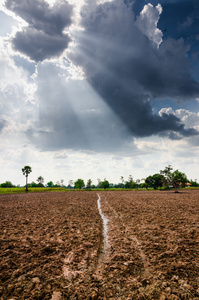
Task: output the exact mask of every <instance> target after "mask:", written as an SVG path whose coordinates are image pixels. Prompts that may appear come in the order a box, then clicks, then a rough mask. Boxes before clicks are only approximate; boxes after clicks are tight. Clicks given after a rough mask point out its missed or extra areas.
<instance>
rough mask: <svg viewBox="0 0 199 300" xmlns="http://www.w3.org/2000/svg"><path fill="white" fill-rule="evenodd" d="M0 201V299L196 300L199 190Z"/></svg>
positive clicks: (21, 197) (41, 195)
mask: <svg viewBox="0 0 199 300" xmlns="http://www.w3.org/2000/svg"><path fill="white" fill-rule="evenodd" d="M98 193H99V195H100V197H101V209H102V211H103V213H104V214H105V215H106V216H107V217H108V218H109V224H108V225H109V233H108V234H109V251H107V253H106V256H107V257H106V259H103V262H102V261H101V260H100V257H101V256H102V251H103V250H104V248H103V224H102V220H101V217H100V215H99V211H98V207H97V199H98V196H97V193H96V192H65V193H64V192H63V193H56V192H55V193H35V194H23V195H22V194H19V195H0V212H1V232H0V255H1V260H0V299H1V300H11V299H12V300H14V299H15V300H18V299H20V300H21V299H22V300H23V299H42V300H43V299H44V300H45V299H49V300H62V299H93V300H94V299H154V300H155V299H160V300H166V299H173V300H175V299H185V300H186V299H199V234H198V233H199V230H198V227H199V225H198V224H199V222H198V221H199V191H191V190H190V191H183V192H181V193H179V194H175V193H173V192H139V191H137V192H136V191H132V192H125V191H124V192H120V191H118V192H107V191H102V192H98Z"/></svg>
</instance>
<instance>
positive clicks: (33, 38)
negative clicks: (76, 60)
mask: <svg viewBox="0 0 199 300" xmlns="http://www.w3.org/2000/svg"><path fill="white" fill-rule="evenodd" d="M6 7H7V9H9V10H12V11H13V12H15V13H16V14H17V15H18V16H20V17H21V18H22V19H24V20H25V21H26V22H27V23H28V27H26V28H25V29H23V31H21V32H17V33H16V36H15V37H14V39H13V41H12V43H13V47H14V48H15V50H18V51H20V52H22V53H24V54H26V55H27V56H28V57H30V58H31V59H32V60H34V61H43V60H44V59H46V58H50V57H54V56H58V55H60V54H61V53H62V52H63V51H64V49H66V48H67V46H68V44H69V42H70V38H69V36H68V35H67V34H65V33H63V30H64V29H65V28H66V27H68V26H70V25H71V22H72V21H71V17H72V6H71V5H69V4H68V2H66V1H59V2H57V3H56V4H55V5H54V6H53V7H50V6H49V4H48V3H47V2H45V1H40V0H36V1H28V0H22V1H20V2H17V1H14V0H7V1H6Z"/></svg>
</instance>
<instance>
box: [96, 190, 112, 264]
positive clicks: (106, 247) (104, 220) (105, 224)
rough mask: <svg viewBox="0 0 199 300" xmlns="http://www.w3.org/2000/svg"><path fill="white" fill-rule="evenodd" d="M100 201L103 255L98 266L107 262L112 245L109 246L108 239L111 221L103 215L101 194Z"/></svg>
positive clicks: (98, 203)
mask: <svg viewBox="0 0 199 300" xmlns="http://www.w3.org/2000/svg"><path fill="white" fill-rule="evenodd" d="M97 196H98V199H97V207H98V210H99V214H100V216H101V218H102V223H103V247H102V249H101V253H100V256H99V260H98V265H101V264H103V263H105V262H106V260H107V258H108V255H109V249H110V244H109V238H108V222H109V219H108V218H107V217H106V216H105V215H104V214H103V212H102V209H101V202H100V200H101V197H100V195H99V194H97Z"/></svg>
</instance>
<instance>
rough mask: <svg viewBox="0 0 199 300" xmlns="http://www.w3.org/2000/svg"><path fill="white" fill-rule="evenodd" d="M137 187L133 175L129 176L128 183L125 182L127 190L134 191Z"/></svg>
mask: <svg viewBox="0 0 199 300" xmlns="http://www.w3.org/2000/svg"><path fill="white" fill-rule="evenodd" d="M134 186H135V182H134V181H133V177H132V175H129V178H128V181H126V182H125V185H124V187H125V189H132V188H133V187H134Z"/></svg>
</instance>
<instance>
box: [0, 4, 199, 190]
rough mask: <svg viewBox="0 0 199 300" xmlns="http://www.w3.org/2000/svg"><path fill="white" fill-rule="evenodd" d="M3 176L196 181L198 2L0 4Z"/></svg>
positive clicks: (17, 178)
mask: <svg viewBox="0 0 199 300" xmlns="http://www.w3.org/2000/svg"><path fill="white" fill-rule="evenodd" d="M0 20H1V26H0V27H1V28H0V39H1V44H0V65H1V68H0V77H1V80H0V107H1V109H0V140H1V144H0V151H1V156H0V165H1V175H0V182H4V181H5V180H11V181H12V182H13V183H14V184H23V183H24V178H23V175H22V172H21V168H22V167H23V166H24V165H30V166H31V167H32V170H33V172H32V173H31V175H30V179H29V180H30V181H36V179H37V178H38V176H40V175H41V176H43V177H44V179H45V182H48V181H49V180H52V181H54V182H56V181H59V180H61V179H64V183H65V184H67V183H68V181H69V180H71V179H72V180H76V179H77V178H83V179H84V180H85V181H87V180H88V179H89V178H91V179H92V180H93V182H94V183H97V179H98V178H100V179H104V178H107V179H108V180H109V181H111V182H114V183H118V182H120V177H121V176H124V178H125V180H127V179H128V176H129V175H132V176H133V178H134V180H136V179H142V178H145V177H146V176H148V175H151V174H154V173H157V172H159V171H160V170H161V169H164V167H165V166H167V165H168V164H171V165H172V166H173V168H174V169H179V170H180V171H182V172H185V173H186V174H187V175H188V178H189V179H197V180H199V174H198V163H199V158H198V157H199V156H198V154H199V148H198V145H199V4H198V1H197V0H178V1H177V0H176V1H168V0H167V1H156V0H153V1H141V0H129V1H127V0H125V1H122V0H113V1H110V0H109V1H104V0H101V1H100V0H99V1H94V0H92V1H91V0H87V1H86V0H85V1H83V0H82V1H73V0H70V1H68V2H67V1H58V0H57V1H56V0H48V1H41V0H36V1H34V2H33V1H32V2H30V1H28V0H23V1H20V3H19V2H16V1H14V0H5V1H3V3H2V4H0Z"/></svg>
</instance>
